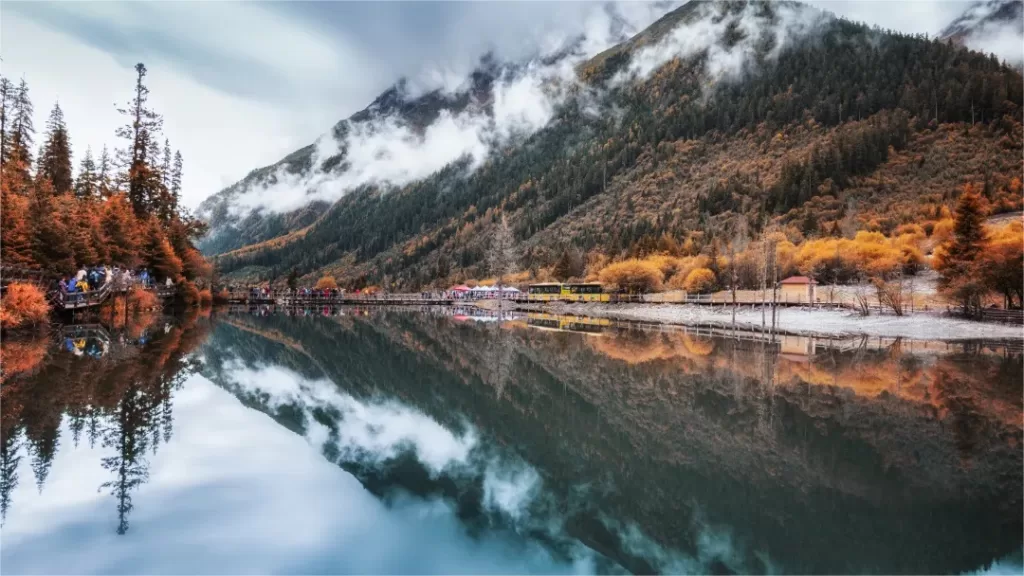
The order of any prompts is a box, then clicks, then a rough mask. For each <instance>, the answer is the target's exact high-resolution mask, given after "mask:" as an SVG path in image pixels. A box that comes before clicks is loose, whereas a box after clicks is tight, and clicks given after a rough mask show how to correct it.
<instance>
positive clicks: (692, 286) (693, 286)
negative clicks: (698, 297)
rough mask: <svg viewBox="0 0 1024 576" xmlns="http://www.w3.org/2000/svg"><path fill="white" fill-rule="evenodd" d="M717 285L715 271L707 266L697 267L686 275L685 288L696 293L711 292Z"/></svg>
mask: <svg viewBox="0 0 1024 576" xmlns="http://www.w3.org/2000/svg"><path fill="white" fill-rule="evenodd" d="M714 287H715V273H714V272H712V271H711V270H709V269H707V268H695V269H694V270H692V271H690V273H689V274H687V275H686V280H684V281H683V290H686V291H687V292H693V293H694V294H703V293H704V292H710V291H711V290H712V288H714Z"/></svg>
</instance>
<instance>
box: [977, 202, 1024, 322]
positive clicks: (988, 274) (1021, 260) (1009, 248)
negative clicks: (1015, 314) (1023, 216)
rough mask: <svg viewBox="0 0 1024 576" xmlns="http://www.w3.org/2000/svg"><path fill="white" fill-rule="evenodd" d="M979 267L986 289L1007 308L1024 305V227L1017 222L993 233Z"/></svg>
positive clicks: (980, 259) (981, 256)
mask: <svg viewBox="0 0 1024 576" xmlns="http://www.w3.org/2000/svg"><path fill="white" fill-rule="evenodd" d="M978 268H979V269H980V270H981V271H982V275H983V278H984V281H985V284H986V286H987V287H988V288H989V289H991V290H993V291H995V292H998V293H999V294H1002V296H1003V298H1004V299H1005V302H1006V306H1007V308H1014V307H1017V308H1019V307H1021V306H1022V305H1024V227H1022V226H1021V223H1020V221H1019V220H1018V221H1016V222H1013V223H1011V224H1009V225H1006V226H1003V227H1002V228H1001V229H999V230H996V231H995V233H994V234H993V235H992V239H991V241H990V242H989V243H988V245H987V246H986V247H985V249H984V251H983V252H982V253H981V254H980V256H979V258H978ZM1014 298H1016V304H1015V303H1014Z"/></svg>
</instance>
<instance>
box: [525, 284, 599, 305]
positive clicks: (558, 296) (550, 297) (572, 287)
mask: <svg viewBox="0 0 1024 576" xmlns="http://www.w3.org/2000/svg"><path fill="white" fill-rule="evenodd" d="M609 299H610V297H609V295H608V294H606V293H605V292H604V290H602V288H601V284H600V283H598V282H581V283H573V284H562V283H561V282H543V283H540V284H531V285H530V290H529V292H528V294H527V300H529V301H531V302H551V301H554V300H559V301H562V302H608V301H609Z"/></svg>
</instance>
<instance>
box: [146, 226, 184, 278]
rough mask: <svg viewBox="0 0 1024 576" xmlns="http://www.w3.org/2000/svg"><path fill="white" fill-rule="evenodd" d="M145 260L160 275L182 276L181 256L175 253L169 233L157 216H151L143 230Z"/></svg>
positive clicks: (164, 276)
mask: <svg viewBox="0 0 1024 576" xmlns="http://www.w3.org/2000/svg"><path fill="white" fill-rule="evenodd" d="M142 253H143V260H144V262H145V263H146V265H147V266H148V267H149V268H150V269H152V270H153V272H155V273H156V274H157V275H158V276H160V277H163V278H172V279H176V278H178V277H179V276H181V271H182V262H181V258H179V257H178V255H177V254H175V253H174V248H173V247H171V243H170V241H168V240H167V235H166V234H165V233H164V230H163V228H162V227H161V226H160V221H159V220H158V219H157V218H156V217H155V216H150V217H149V219H148V222H147V223H146V226H145V228H144V232H143V242H142Z"/></svg>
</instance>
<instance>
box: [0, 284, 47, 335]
mask: <svg viewBox="0 0 1024 576" xmlns="http://www.w3.org/2000/svg"><path fill="white" fill-rule="evenodd" d="M49 312H50V309H49V306H48V305H47V303H46V295H45V294H43V291H42V290H40V289H39V287H38V286H35V285H34V284H22V283H20V282H14V283H11V284H10V285H8V286H7V293H6V294H5V295H4V297H3V299H2V300H0V327H3V328H5V329H10V328H22V327H25V326H33V325H36V324H39V323H40V322H43V321H44V320H46V317H47V315H48V314H49Z"/></svg>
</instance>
